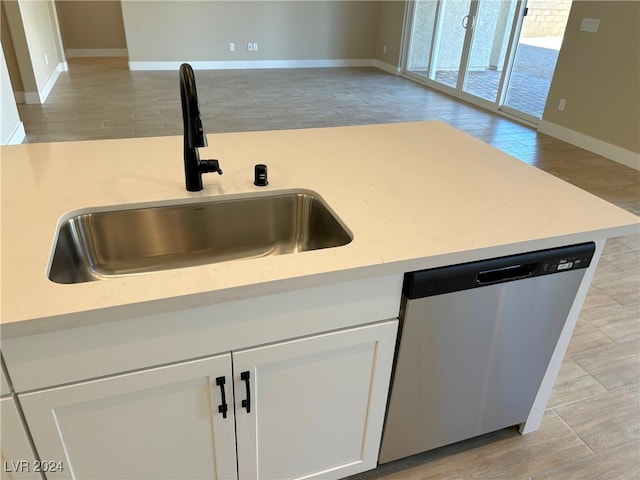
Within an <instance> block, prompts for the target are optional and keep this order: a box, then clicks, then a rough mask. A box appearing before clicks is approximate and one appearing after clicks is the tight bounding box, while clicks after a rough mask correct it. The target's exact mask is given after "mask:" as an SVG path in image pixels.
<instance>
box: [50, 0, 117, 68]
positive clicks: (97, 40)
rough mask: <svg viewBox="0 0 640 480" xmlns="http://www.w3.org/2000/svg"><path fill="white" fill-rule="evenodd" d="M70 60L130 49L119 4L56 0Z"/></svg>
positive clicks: (112, 1)
mask: <svg viewBox="0 0 640 480" xmlns="http://www.w3.org/2000/svg"><path fill="white" fill-rule="evenodd" d="M56 8H57V10H58V19H59V21H60V31H61V33H62V41H63V43H64V48H65V50H66V51H67V55H68V56H74V55H82V54H86V55H90V54H92V53H93V54H96V55H102V54H104V53H109V52H112V53H115V51H117V50H124V49H126V48H127V42H126V39H125V34H124V22H123V20H122V8H121V5H120V0H108V1H95V0H93V1H69V0H56Z"/></svg>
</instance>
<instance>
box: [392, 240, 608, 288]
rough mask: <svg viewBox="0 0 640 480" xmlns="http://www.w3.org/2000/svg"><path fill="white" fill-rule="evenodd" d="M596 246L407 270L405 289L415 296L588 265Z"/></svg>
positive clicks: (482, 285) (481, 285)
mask: <svg viewBox="0 0 640 480" xmlns="http://www.w3.org/2000/svg"><path fill="white" fill-rule="evenodd" d="M595 250H596V247H595V244H594V243H593V242H588V243H581V244H578V245H569V246H566V247H558V248H549V249H546V250H538V251H536V252H528V253H520V254H517V255H509V256H506V257H499V258H493V259H488V260H480V261H476V262H469V263H461V264H458V265H450V266H446V267H439V268H432V269H428V270H421V271H419V272H412V273H407V274H405V280H404V287H403V293H404V295H405V297H407V298H409V299H415V298H422V297H428V296H432V295H440V294H442V293H449V292H455V291H459V290H468V289H470V288H478V287H484V286H488V285H495V284H499V283H504V282H512V281H516V280H524V279H526V278H532V277H539V276H541V275H550V274H559V273H561V272H567V271H571V270H578V269H582V268H587V267H589V265H590V264H591V259H592V258H593V254H594V253H595Z"/></svg>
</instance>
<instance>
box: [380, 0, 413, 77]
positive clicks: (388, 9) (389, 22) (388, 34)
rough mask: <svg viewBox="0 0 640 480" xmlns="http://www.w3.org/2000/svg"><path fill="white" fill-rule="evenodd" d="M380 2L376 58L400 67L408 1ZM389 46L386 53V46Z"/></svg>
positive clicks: (392, 0)
mask: <svg viewBox="0 0 640 480" xmlns="http://www.w3.org/2000/svg"><path fill="white" fill-rule="evenodd" d="M379 3H380V6H379V8H380V19H379V23H378V35H377V44H376V58H377V59H378V60H380V61H381V62H384V63H387V64H389V65H393V66H396V67H400V64H401V53H402V52H401V48H402V28H403V26H404V14H405V6H406V2H404V1H400V0H391V1H385V2H379ZM385 46H386V47H387V51H386V53H385V51H384V47H385Z"/></svg>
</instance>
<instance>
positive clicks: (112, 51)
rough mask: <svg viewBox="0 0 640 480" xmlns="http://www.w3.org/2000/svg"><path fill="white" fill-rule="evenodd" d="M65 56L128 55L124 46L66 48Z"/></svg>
mask: <svg viewBox="0 0 640 480" xmlns="http://www.w3.org/2000/svg"><path fill="white" fill-rule="evenodd" d="M64 54H65V55H66V57H67V58H74V57H128V56H129V51H128V50H127V49H126V48H68V49H66V50H65V51H64Z"/></svg>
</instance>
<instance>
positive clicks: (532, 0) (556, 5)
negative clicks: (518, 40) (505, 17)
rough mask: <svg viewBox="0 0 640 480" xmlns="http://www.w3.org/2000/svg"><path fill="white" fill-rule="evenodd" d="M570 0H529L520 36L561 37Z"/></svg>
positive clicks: (569, 7)
mask: <svg viewBox="0 0 640 480" xmlns="http://www.w3.org/2000/svg"><path fill="white" fill-rule="evenodd" d="M571 1H572V0H529V1H528V2H527V7H528V8H529V14H528V15H527V17H526V19H525V22H524V24H523V25H522V33H521V37H523V38H529V37H562V35H564V28H565V25H566V24H567V17H568V16H569V10H570V9H571Z"/></svg>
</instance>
